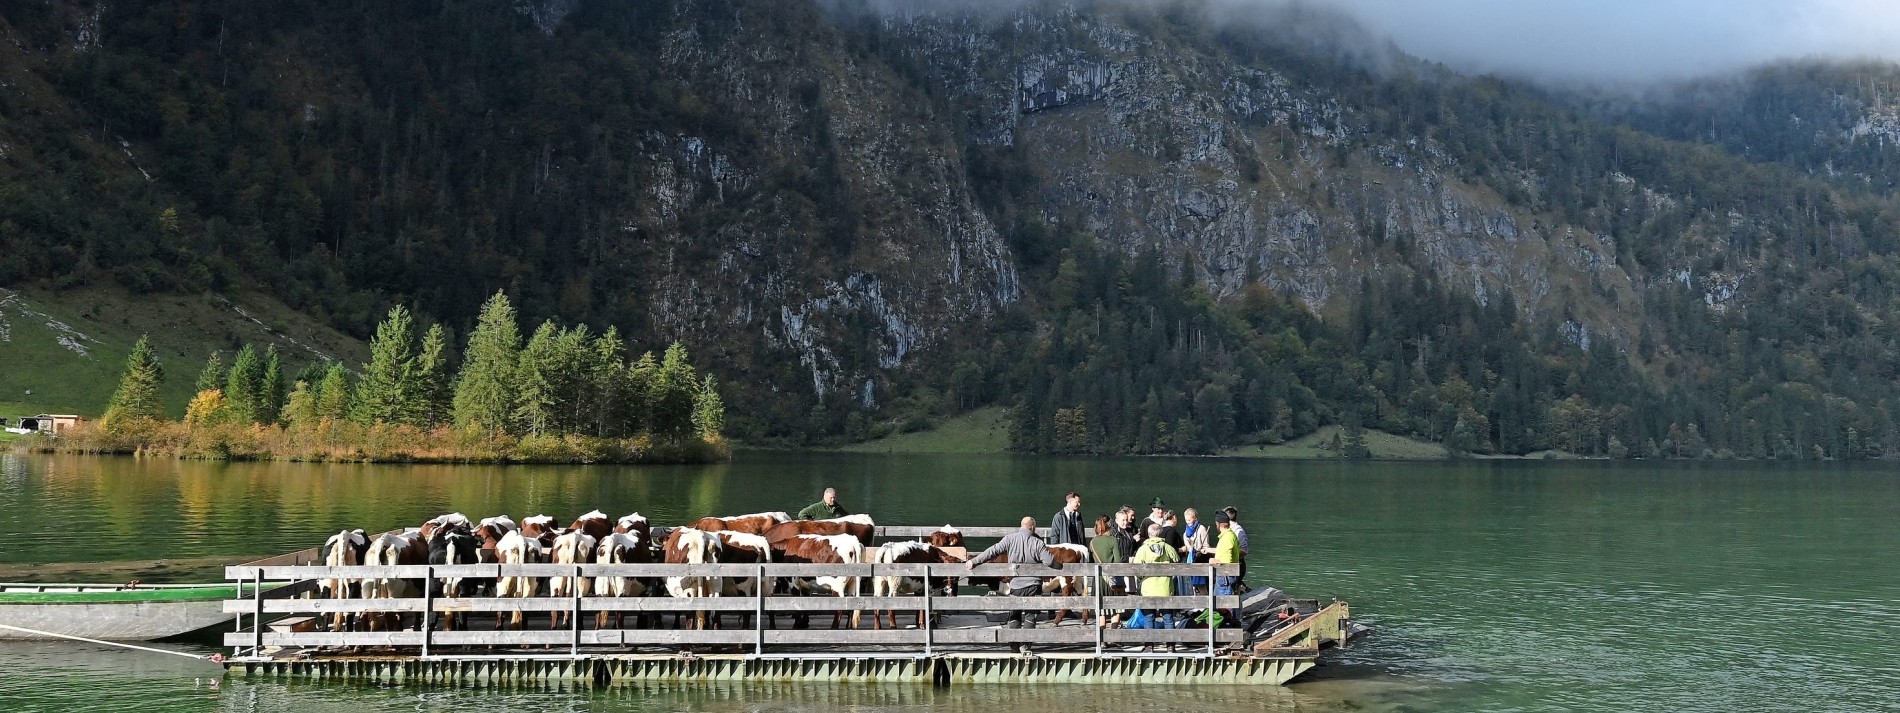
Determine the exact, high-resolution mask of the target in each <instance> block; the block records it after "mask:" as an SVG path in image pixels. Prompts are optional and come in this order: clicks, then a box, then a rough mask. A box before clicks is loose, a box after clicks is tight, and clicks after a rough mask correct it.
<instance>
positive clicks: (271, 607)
mask: <svg viewBox="0 0 1900 713" xmlns="http://www.w3.org/2000/svg"><path fill="white" fill-rule="evenodd" d="M808 599H809V600H813V601H815V600H816V598H808ZM426 605H427V602H426V601H424V600H422V599H419V598H412V599H285V600H278V601H266V602H264V613H266V614H329V613H337V612H343V613H351V612H380V613H385V614H389V613H411V612H419V611H423V609H424V608H425V606H426ZM253 606H254V604H253V603H252V602H251V601H250V600H248V599H242V600H227V601H225V603H224V610H225V611H226V612H230V613H246V614H248V613H250V612H251V611H252V608H253ZM573 608H574V600H573V599H570V598H567V597H534V598H529V599H516V598H512V597H509V598H501V597H463V598H459V599H437V600H435V610H436V611H438V612H517V611H521V612H545V611H569V610H571V609H573ZM581 608H582V609H583V610H584V611H587V612H590V613H591V612H597V611H629V612H667V611H684V612H690V611H740V612H745V611H752V608H753V603H752V600H751V599H748V598H744V597H711V598H705V599H700V598H686V597H587V598H583V599H582V600H581ZM835 608H837V607H836V606H835V605H830V606H826V607H823V610H824V611H831V610H832V609H835ZM814 610H816V608H814Z"/></svg>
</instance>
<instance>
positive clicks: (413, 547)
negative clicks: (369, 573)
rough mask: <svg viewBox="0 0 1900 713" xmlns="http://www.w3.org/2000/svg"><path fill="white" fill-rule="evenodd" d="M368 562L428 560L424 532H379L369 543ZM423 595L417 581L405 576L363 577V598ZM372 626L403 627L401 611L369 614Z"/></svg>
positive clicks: (365, 560)
mask: <svg viewBox="0 0 1900 713" xmlns="http://www.w3.org/2000/svg"><path fill="white" fill-rule="evenodd" d="M363 563H364V564H367V565H379V566H397V565H413V564H423V565H426V564H428V563H429V542H428V541H427V540H424V539H422V533H421V532H420V531H416V530H406V531H403V532H386V533H383V534H381V535H377V536H376V538H375V539H373V540H371V541H370V543H369V550H368V551H367V552H365V553H364V555H363ZM421 594H422V591H421V589H419V588H418V587H417V585H416V583H415V582H412V581H411V580H409V579H405V578H402V577H390V576H383V577H370V578H368V579H365V580H363V598H364V599H400V598H404V597H414V596H420V595H421ZM364 617H365V618H367V619H368V620H369V629H370V630H371V631H375V630H377V629H379V628H382V629H387V630H391V631H394V630H396V629H400V628H402V614H400V613H394V614H376V613H366V614H364Z"/></svg>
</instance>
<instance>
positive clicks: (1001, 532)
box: [877, 524, 1049, 540]
mask: <svg viewBox="0 0 1900 713" xmlns="http://www.w3.org/2000/svg"><path fill="white" fill-rule="evenodd" d="M951 527H954V528H956V530H957V532H960V533H962V534H963V537H964V539H979V540H996V539H1002V538H1004V537H1008V536H1009V535H1010V533H1013V532H1016V531H1018V530H1021V529H1023V528H1022V526H1021V525H997V526H994V527H991V526H984V525H971V526H967V527H966V526H962V525H955V524H952V525H951ZM942 529H943V526H942V525H880V526H878V528H877V536H878V537H882V538H886V539H893V540H897V539H902V540H928V539H930V535H931V534H932V533H935V532H937V531H939V530H942ZM1036 534H1037V535H1038V536H1040V537H1043V538H1047V537H1049V528H1046V527H1038V528H1036Z"/></svg>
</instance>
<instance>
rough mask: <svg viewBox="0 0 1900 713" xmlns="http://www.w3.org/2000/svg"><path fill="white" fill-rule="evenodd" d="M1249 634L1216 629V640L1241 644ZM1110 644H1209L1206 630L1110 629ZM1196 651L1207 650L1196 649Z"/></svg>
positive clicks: (1105, 634) (1108, 633)
mask: <svg viewBox="0 0 1900 713" xmlns="http://www.w3.org/2000/svg"><path fill="white" fill-rule="evenodd" d="M1246 634H1247V632H1244V631H1241V630H1239V629H1215V630H1214V640H1215V641H1217V642H1219V643H1224V644H1237V643H1240V642H1241V641H1242V640H1243V638H1244V637H1245V636H1246ZM1104 636H1105V638H1107V640H1108V642H1109V643H1110V644H1161V643H1173V644H1201V645H1205V644H1206V643H1207V630H1206V629H1110V630H1108V631H1107V632H1104ZM1195 648H1196V650H1205V649H1202V648H1201V647H1199V646H1197V647H1195Z"/></svg>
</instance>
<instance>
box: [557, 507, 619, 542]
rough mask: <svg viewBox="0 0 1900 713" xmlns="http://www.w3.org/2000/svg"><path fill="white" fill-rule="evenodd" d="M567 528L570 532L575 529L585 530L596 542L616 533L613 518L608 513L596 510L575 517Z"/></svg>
mask: <svg viewBox="0 0 1900 713" xmlns="http://www.w3.org/2000/svg"><path fill="white" fill-rule="evenodd" d="M567 530H568V531H569V532H573V531H575V530H579V531H581V532H585V533H587V536H588V537H592V538H594V541H595V542H599V541H601V539H603V538H605V537H607V536H608V535H611V534H613V533H614V523H613V520H610V519H608V518H607V514H606V513H603V512H601V511H599V510H594V511H592V512H589V513H587V514H586V515H582V516H580V517H577V518H574V523H573V524H571V525H568V526H567Z"/></svg>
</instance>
